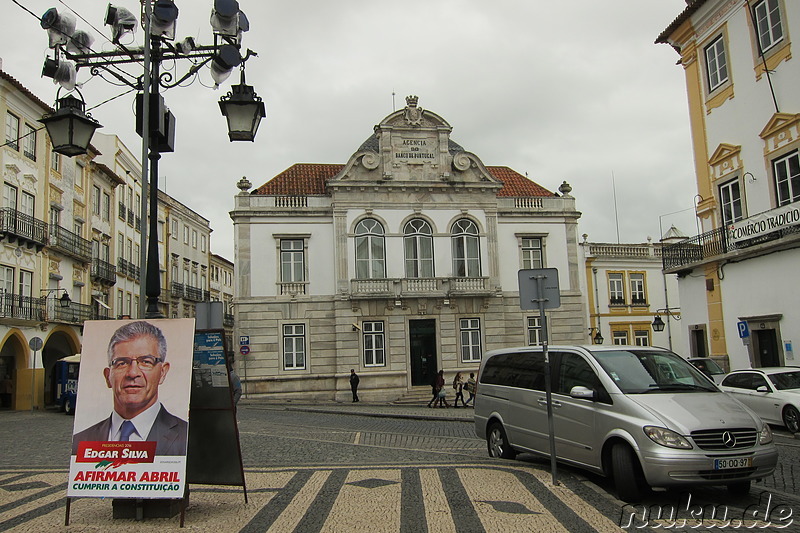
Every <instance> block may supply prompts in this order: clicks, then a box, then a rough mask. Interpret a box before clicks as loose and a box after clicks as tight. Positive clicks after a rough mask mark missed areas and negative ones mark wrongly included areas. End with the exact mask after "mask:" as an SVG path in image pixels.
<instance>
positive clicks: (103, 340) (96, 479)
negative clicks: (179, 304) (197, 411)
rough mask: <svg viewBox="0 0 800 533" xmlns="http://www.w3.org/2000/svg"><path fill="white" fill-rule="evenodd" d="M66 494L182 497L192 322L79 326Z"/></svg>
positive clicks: (105, 322) (113, 322) (106, 322)
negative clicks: (78, 360)
mask: <svg viewBox="0 0 800 533" xmlns="http://www.w3.org/2000/svg"><path fill="white" fill-rule="evenodd" d="M83 339H84V342H83V347H82V356H81V369H80V376H79V378H78V401H77V408H76V410H75V426H74V429H73V436H72V455H71V458H70V470H69V482H68V484H67V496H68V497H97V498H107V497H111V498H176V499H177V498H182V497H183V494H184V486H185V478H186V448H187V442H188V433H189V423H188V421H189V398H190V395H191V379H192V355H193V341H194V319H193V318H182V319H148V320H98V321H87V322H85V323H84V330H83Z"/></svg>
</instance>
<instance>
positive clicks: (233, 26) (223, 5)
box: [211, 0, 246, 35]
mask: <svg viewBox="0 0 800 533" xmlns="http://www.w3.org/2000/svg"><path fill="white" fill-rule="evenodd" d="M239 13H240V11H239V2H237V1H236V0H214V7H213V9H212V10H211V27H212V28H213V29H214V32H216V33H220V34H222V35H237V34H238V33H239ZM245 18H246V17H245Z"/></svg>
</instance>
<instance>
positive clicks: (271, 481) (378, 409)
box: [0, 401, 800, 533]
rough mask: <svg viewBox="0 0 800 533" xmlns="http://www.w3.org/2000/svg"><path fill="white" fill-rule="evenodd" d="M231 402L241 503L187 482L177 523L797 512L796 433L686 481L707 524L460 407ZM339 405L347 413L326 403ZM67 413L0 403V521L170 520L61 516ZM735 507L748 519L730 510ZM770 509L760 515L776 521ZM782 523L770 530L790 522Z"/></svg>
mask: <svg viewBox="0 0 800 533" xmlns="http://www.w3.org/2000/svg"><path fill="white" fill-rule="evenodd" d="M241 407H242V409H241V411H240V414H239V419H240V423H239V427H240V436H241V441H242V450H243V456H244V462H245V473H246V485H247V497H248V502H247V503H245V497H244V493H243V490H242V488H241V487H221V486H210V485H192V487H191V489H192V490H191V497H190V502H189V506H188V508H187V510H186V521H185V527H184V530H196V531H216V532H227V531H247V532H256V531H270V532H291V531H296V532H302V533H306V532H316V531H324V532H338V531H341V532H351V531H352V532H360V531H364V532H367V531H369V532H384V531H386V532H394V531H403V532H406V531H407V532H413V533H416V532H423V533H424V532H436V533H439V532H454V533H471V532H495V531H496V532H501V531H502V532H517V531H520V532H523V531H531V532H539V531H542V532H549V531H554V532H555V531H559V532H561V531H563V532H611V531H621V530H622V529H621V528H620V526H619V524H620V523H624V519H625V518H626V517H627V518H628V519H629V527H628V528H627V529H637V530H640V531H642V530H644V531H648V530H653V531H655V530H660V529H668V530H671V531H698V530H731V531H732V530H734V529H753V526H755V527H756V528H758V527H759V526H763V525H767V524H766V523H765V522H764V519H765V515H766V518H767V519H768V518H770V514H769V513H770V511H772V510H774V509H775V508H776V507H778V506H780V505H784V506H788V507H789V508H790V510H791V507H792V506H794V507H796V508H797V509H798V511H800V499H798V498H797V497H796V496H795V494H796V493H795V491H794V482H795V481H794V477H795V476H794V472H795V470H796V468H795V467H796V466H797V464H798V459H797V456H798V455H800V454H799V453H798V449H797V448H798V447H800V441H794V440H793V439H791V436H790V435H788V434H779V436H778V437H777V438H778V441H779V444H780V449H781V458H782V460H781V464H780V465H779V466H780V468H779V470H780V472H778V474H777V475H776V476H774V478H770V479H769V480H765V481H764V482H763V483H762V484H759V485H757V486H755V487H754V489H753V491H751V495H750V498H748V499H746V500H739V501H736V500H734V501H730V498H729V497H728V496H727V493H726V492H725V491H724V490H723V489H703V490H701V491H699V492H698V494H697V499H696V500H695V502H699V505H706V506H707V505H708V504H713V505H716V509H717V511H718V512H719V510H720V509H721V508H724V509H725V510H726V511H730V513H731V514H730V516H728V517H727V518H728V519H730V518H733V519H734V520H733V521H731V520H729V521H728V525H727V527H720V526H723V525H724V521H720V520H716V521H710V520H708V519H707V518H708V514H707V513H705V511H703V512H702V513H701V514H700V515H694V517H695V518H696V517H697V516H703V517H705V518H704V520H702V521H699V522H698V521H697V520H695V521H694V522H691V521H690V522H686V519H691V518H692V516H690V515H688V514H687V512H684V513H683V515H681V514H680V512H678V515H677V517H678V518H680V519H682V520H684V522H685V523H683V524H681V523H680V522H679V521H676V520H672V521H670V518H669V517H663V518H662V519H661V520H660V521H654V520H648V521H647V523H645V522H642V521H641V520H638V518H637V516H638V513H639V508H632V507H627V508H626V507H624V505H623V503H622V502H619V501H618V500H616V499H615V498H614V497H613V492H610V486H609V484H608V482H607V481H606V480H603V479H602V478H598V477H596V476H592V475H586V474H584V473H582V472H580V471H577V470H573V469H570V468H567V467H560V469H559V484H558V485H553V484H552V479H551V474H550V470H549V462H546V461H542V460H540V459H537V458H534V457H532V456H527V455H522V456H520V460H518V461H498V460H490V459H489V458H488V457H487V454H486V445H485V442H484V441H482V440H480V439H477V438H476V437H475V435H474V430H473V427H472V423H471V421H472V410H471V409H452V408H451V409H427V408H425V407H424V406H421V407H415V406H396V405H388V404H386V405H375V404H372V405H370V404H365V403H359V404H355V405H350V404H335V403H317V404H302V403H288V404H287V403H281V404H276V403H269V402H256V401H244V402H243V404H242V406H241ZM345 414H347V415H351V416H335V417H334V416H331V415H345ZM71 422H72V420H71V418H69V417H66V416H63V415H60V414H58V413H51V412H44V413H38V412H36V413H30V412H3V413H0V531H6V530H11V531H25V532H27V531H30V532H39V531H59V530H61V531H106V530H112V529H113V530H124V531H126V532H127V531H132V532H138V531H169V530H173V529H174V530H176V531H180V530H181V529H180V528H179V521H178V519H177V518H170V519H166V518H162V519H148V520H145V521H142V522H136V521H133V520H127V519H117V520H113V519H112V518H111V502H109V501H107V500H100V499H90V498H84V499H78V500H75V501H74V502H73V504H72V507H71V513H70V517H71V523H70V525H69V526H66V527H65V526H64V518H65V498H64V494H65V491H66V481H67V475H66V474H67V467H66V465H67V464H68V460H69V447H68V445H66V443H68V442H69V440H70V436H71V430H72V427H71ZM432 422H433V423H432ZM309 424H311V428H312V429H311V430H309ZM786 489H790V490H786ZM684 496H685V495H684V494H682V493H671V492H670V493H656V495H655V496H654V497H653V500H652V501H649V502H646V505H647V506H664V505H665V504H671V505H673V506H674V507H678V505H679V504H681V505H683V503H684V502H683V500H681V498H683V497H684ZM768 499H769V500H768ZM686 503H687V508H688V502H686ZM748 506H749V507H748ZM768 506H771V507H770V510H769V511H767V507H768ZM748 509H750V510H749V512H750V515H752V518H753V519H751V520H749V521H745V522H744V523H742V522H741V518H742V517H747V516H750V515H747V512H748ZM719 516H720V514H719V513H718V514H717V517H719ZM772 518H773V520H775V521H774V522H773V524H772V525H773V527H774V526H776V525H786V521H785V520H784V521H783V522H778V521H777V520H776V519H777V515H774V516H772ZM736 520H739V522H738V523H737V522H736ZM621 521H622V522H621ZM793 522H794V521H792V522H790V523H789V524H788V525H789V527H786V528H783V529H782V530H783V531H800V528H799V527H797V526H796V525H795V524H794V523H793ZM797 522H798V523H799V524H800V517H799V518H798V520H797ZM737 524H738V527H736V526H737ZM678 526H682V527H678ZM748 526H750V527H748Z"/></svg>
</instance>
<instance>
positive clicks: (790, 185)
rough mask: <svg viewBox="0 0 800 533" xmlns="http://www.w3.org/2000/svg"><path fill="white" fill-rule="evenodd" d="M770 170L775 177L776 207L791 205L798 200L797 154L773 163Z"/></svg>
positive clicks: (799, 171) (799, 172)
mask: <svg viewBox="0 0 800 533" xmlns="http://www.w3.org/2000/svg"><path fill="white" fill-rule="evenodd" d="M772 170H773V174H774V176H775V189H776V190H777V194H778V205H779V206H781V205H786V204H791V203H792V202H796V201H798V200H800V157H798V154H797V152H794V153H791V154H789V155H787V156H785V157H782V158H780V159H776V160H775V161H773V163H772Z"/></svg>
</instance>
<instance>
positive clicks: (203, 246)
mask: <svg viewBox="0 0 800 533" xmlns="http://www.w3.org/2000/svg"><path fill="white" fill-rule="evenodd" d="M200 251H201V252H205V251H206V236H205V235H200Z"/></svg>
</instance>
